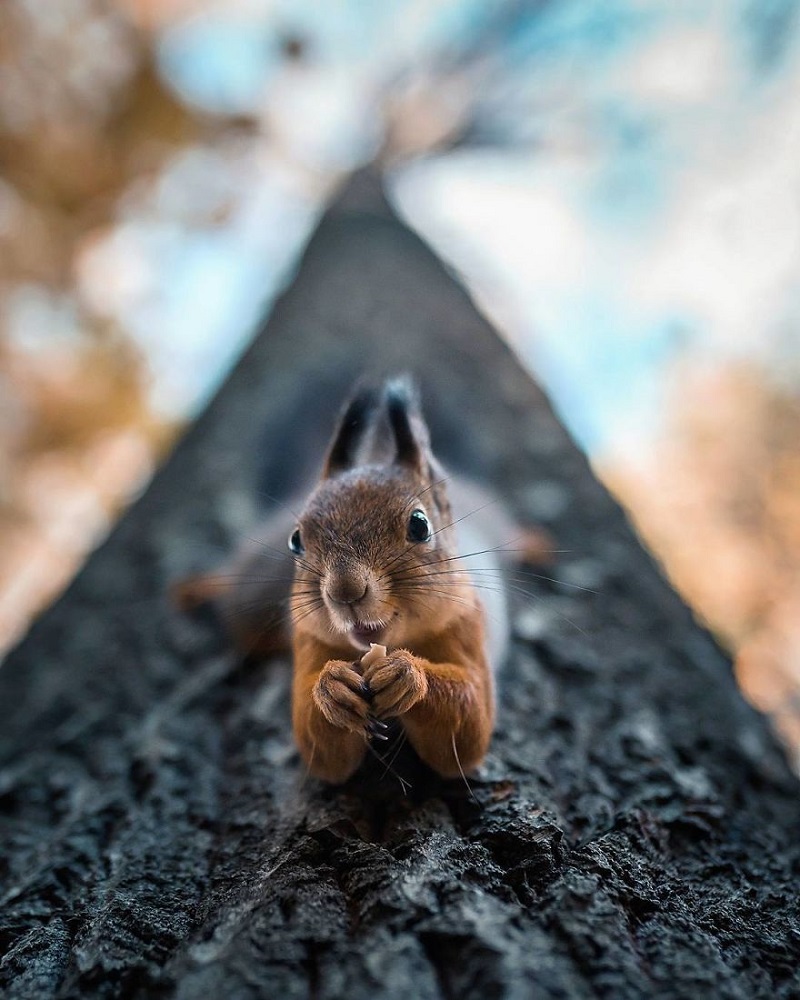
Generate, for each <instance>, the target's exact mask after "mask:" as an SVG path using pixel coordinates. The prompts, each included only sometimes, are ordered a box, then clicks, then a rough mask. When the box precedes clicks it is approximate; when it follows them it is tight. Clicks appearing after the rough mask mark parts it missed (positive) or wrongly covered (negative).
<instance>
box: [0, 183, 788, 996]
mask: <svg viewBox="0 0 800 1000" xmlns="http://www.w3.org/2000/svg"><path fill="white" fill-rule="evenodd" d="M365 366H368V367H369V366H371V367H378V368H382V369H388V370H397V369H398V368H401V369H410V370H413V371H417V372H419V373H420V374H421V376H422V378H423V382H424V390H425V392H424V394H425V397H426V399H427V401H428V406H429V409H430V410H432V411H433V413H434V419H433V423H434V433H435V434H436V433H437V428H438V434H439V435H440V438H441V440H442V441H443V442H444V441H445V440H449V441H450V444H451V445H452V444H453V442H454V441H456V437H455V435H453V433H452V432H453V428H454V427H457V428H460V429H461V438H460V440H461V445H462V448H461V451H462V453H461V454H460V455H459V454H455V455H454V454H451V457H454V458H456V459H459V460H461V462H462V464H463V463H466V464H470V465H472V467H473V468H477V469H480V471H481V473H482V474H483V475H485V476H486V477H487V478H488V479H490V480H492V481H494V482H495V483H496V484H498V486H499V487H500V489H501V491H502V492H503V494H504V495H505V496H506V497H507V498H508V500H509V502H510V504H511V505H512V506H513V507H514V508H515V509H516V511H517V513H518V515H519V516H520V517H521V518H523V519H525V520H532V521H536V522H539V523H540V524H543V525H545V526H546V527H547V528H548V529H549V531H551V532H552V534H553V535H554V536H555V538H556V539H557V541H558V546H557V547H558V548H559V549H562V550H566V551H565V552H564V553H563V554H562V556H561V557H560V563H559V564H558V565H557V566H556V567H554V570H553V574H552V575H553V576H554V578H557V579H558V580H559V581H562V582H559V583H553V582H549V581H547V580H544V579H542V580H536V581H534V583H533V584H532V585H531V586H530V587H528V588H527V589H529V590H530V594H529V595H528V596H523V595H517V598H518V599H517V608H516V626H517V633H518V637H517V639H516V641H515V644H514V647H513V653H512V656H511V659H510V662H509V664H508V666H507V668H506V670H505V673H504V674H503V677H502V683H501V697H500V711H499V726H498V730H497V734H496V737H495V739H494V743H493V747H492V751H491V755H490V758H489V760H488V762H487V764H486V765H485V767H484V768H483V769H482V770H481V771H480V773H479V774H478V775H477V776H476V777H475V778H473V779H472V781H471V788H472V792H471V793H470V792H468V790H467V789H466V788H465V787H464V785H463V783H460V782H448V783H441V782H438V781H436V780H433V779H432V778H431V777H430V776H426V775H424V774H421V773H418V770H417V771H414V774H413V782H414V788H413V790H412V793H411V795H410V797H408V798H403V797H402V796H401V794H400V789H399V785H398V783H397V782H396V780H395V779H394V778H393V777H392V776H391V775H386V776H385V777H384V778H383V779H382V778H381V775H380V773H379V772H380V769H379V768H373V769H372V773H371V774H369V775H367V776H365V777H361V778H358V779H356V780H355V781H354V782H352V783H351V784H350V785H349V786H348V787H347V788H345V789H343V790H332V789H326V788H324V787H322V786H320V785H318V784H316V783H315V782H312V781H309V780H306V779H305V777H304V774H303V770H302V767H301V765H300V763H299V760H298V757H297V754H296V752H295V751H294V749H293V747H292V742H291V737H290V727H289V669H290V668H289V664H288V662H285V661H277V662H271V663H266V664H265V663H261V664H253V663H250V664H248V663H240V662H237V660H236V658H235V657H234V656H232V655H231V654H230V653H229V652H228V651H227V650H226V648H225V645H224V643H223V641H222V639H221V637H220V635H219V632H218V630H217V628H216V627H215V625H214V623H213V622H210V621H188V620H185V619H182V618H180V617H179V616H177V615H176V614H175V613H173V612H172V611H171V609H170V607H169V605H168V602H167V600H166V599H165V587H166V585H167V582H168V581H169V580H171V579H174V578H175V577H176V576H179V575H181V574H182V573H185V572H186V571H187V570H190V569H193V568H197V567H199V566H207V565H209V564H212V563H213V562H214V561H215V560H217V559H218V558H219V556H220V555H221V554H222V553H224V552H225V551H227V549H228V548H229V547H230V546H231V545H232V544H233V542H234V539H235V538H236V537H237V536H238V535H239V534H241V533H242V532H246V531H247V530H248V528H249V527H250V526H251V524H252V522H253V519H254V517H255V510H254V498H255V497H256V496H257V494H256V491H255V488H254V483H255V482H256V480H257V479H258V478H259V477H262V478H263V476H266V478H267V479H268V480H269V482H270V483H275V484H277V485H276V488H280V489H285V487H286V485H287V483H288V482H289V480H294V479H299V478H302V475H303V474H305V473H306V472H307V471H308V468H309V467H310V466H311V465H313V464H314V462H315V461H316V459H317V458H318V455H319V446H320V444H321V438H320V434H322V435H324V434H326V433H327V431H328V429H329V427H330V416H331V413H332V411H333V410H334V409H335V407H336V406H337V404H338V402H339V400H340V398H341V396H342V395H343V393H344V392H345V391H346V388H347V387H348V385H349V384H350V382H351V381H352V378H353V377H354V375H355V374H357V373H358V372H359V371H360V370H361V369H362V368H363V367H365ZM310 399H313V401H314V402H313V403H309V402H308V400H310ZM303 400H305V402H302V401H303ZM304 409H305V410H306V411H307V413H313V414H314V420H313V421H312V423H313V424H314V426H313V427H309V426H307V425H308V421H305V420H304V418H303V415H302V413H303V410H304ZM454 415H457V418H456V419H455V421H454ZM448 421H449V425H448ZM320 428H321V430H320ZM445 450H448V449H445ZM449 450H450V451H451V452H452V448H450V449H449ZM265 456H266V472H264V468H263V464H264V461H265ZM445 457H447V456H445ZM569 584H576V585H578V586H579V587H586V588H588V590H581V589H575V588H573V587H571V586H569ZM0 706H2V714H3V723H2V753H1V756H0V802H1V803H2V827H1V829H2V858H1V859H0V874H1V875H2V890H1V891H2V911H1V913H0V954H2V960H1V961H0V986H2V989H3V990H4V991H5V992H4V994H3V995H4V996H5V997H7V998H15V1000H21V998H36V1000H44V998H48V997H78V996H80V997H146V996H165V997H167V996H168V997H172V996H175V997H181V998H217V997H219V998H226V1000H233V998H237V1000H238V998H242V1000H244V998H250V997H281V998H282V1000H290V998H294V997H304V998H305V997H315V998H316V997H319V998H322V997H330V998H334V997H343V996H347V997H348V998H349V1000H358V998H361V997H363V998H369V1000H376V998H380V997H392V998H396V997H419V998H456V997H458V998H470V997H476V998H477V997H480V998H485V997H528V996H536V997H589V996H608V997H614V998H624V997H651V996H663V997H712V996H713V997H724V998H728V997H729V998H739V997H753V996H763V997H771V998H773V997H779V998H788V997H796V996H800V985H799V984H798V972H797V966H798V956H800V916H799V915H798V899H797V897H798V888H800V847H799V846H798V841H799V838H798V830H800V822H799V821H800V795H798V791H800V789H799V788H798V783H797V781H796V780H795V778H794V777H793V776H792V775H791V774H790V772H789V770H788V768H787V765H786V763H785V760H784V758H783V756H782V754H781V751H780V749H779V748H778V746H777V745H776V743H775V741H774V739H773V737H772V735H771V734H770V732H769V730H768V727H767V725H766V724H765V721H764V719H763V718H761V717H760V716H759V715H758V714H757V713H755V712H754V711H753V710H752V709H751V708H749V707H748V706H747V705H746V704H745V703H744V701H743V700H742V698H741V696H740V695H739V693H738V691H737V689H736V686H735V684H734V680H733V677H732V674H731V667H730V663H729V661H728V659H727V658H726V657H725V656H724V655H723V654H722V653H721V652H720V650H719V649H718V648H717V647H716V646H715V644H714V643H713V642H712V641H711V639H710V638H709V637H708V635H707V634H706V633H705V632H704V631H703V630H702V629H701V628H700V627H698V625H697V624H696V623H695V622H694V621H693V620H692V617H691V615H690V613H689V612H688V611H687V610H686V608H685V607H684V606H683V605H682V603H681V602H680V600H679V599H678V598H677V597H676V596H675V594H674V593H673V592H672V591H671V590H670V588H669V586H668V585H667V584H666V583H665V582H664V580H663V579H662V577H661V575H660V574H659V571H658V570H657V568H656V567H655V566H654V564H653V562H652V561H651V559H650V558H649V557H648V556H647V555H646V554H645V553H644V552H643V550H642V548H641V547H640V545H639V543H638V542H637V540H636V538H635V536H634V534H633V532H632V531H631V529H630V527H629V525H628V524H627V523H626V520H625V518H624V517H623V515H622V514H621V512H620V511H619V509H618V508H617V507H616V505H615V504H614V503H613V502H612V501H611V500H610V499H609V497H608V495H607V494H606V493H605V491H604V490H603V489H602V488H601V487H600V486H599V485H598V483H597V482H596V480H595V479H594V477H593V476H592V474H591V472H590V470H589V468H588V466H587V464H586V462H585V460H584V459H583V458H582V457H581V455H580V454H579V453H578V452H577V451H576V449H575V447H574V446H573V444H572V443H571V442H570V441H569V439H568V437H567V435H566V434H565V432H564V431H563V429H562V428H561V427H560V426H559V424H558V423H557V421H556V420H555V418H554V417H553V415H552V413H551V411H550V409H549V407H548V405H547V403H546V402H545V400H544V398H543V397H542V395H541V393H540V392H539V391H538V390H537V389H536V387H535V386H534V385H533V384H532V383H531V381H530V380H529V378H528V376H527V375H526V374H525V373H524V372H523V371H522V370H521V369H520V367H519V365H518V364H517V363H516V361H515V359H514V357H513V356H512V354H511V352H509V351H508V350H507V349H506V348H505V347H504V346H503V345H502V343H501V342H500V341H499V340H498V339H497V337H496V336H495V334H494V333H493V332H492V330H491V329H490V328H489V327H488V325H487V323H486V322H485V321H484V320H483V319H482V318H481V317H480V316H479V315H478V314H477V312H476V311H475V309H474V307H473V306H472V304H471V303H470V301H469V299H468V297H467V295H466V294H465V293H464V291H463V290H462V289H461V288H460V287H459V285H458V284H457V283H456V282H454V281H453V279H452V278H451V277H450V276H449V275H448V274H447V273H446V271H445V269H444V268H443V267H442V265H441V264H440V263H439V262H438V261H437V260H436V259H435V258H434V257H433V256H432V254H431V253H430V251H429V250H428V249H427V248H426V247H425V246H424V245H423V244H422V243H421V242H420V241H419V240H418V239H417V238H416V237H414V236H413V235H412V234H411V233H409V231H408V230H407V229H405V228H404V227H403V226H402V225H401V224H400V223H399V222H398V221H397V220H396V219H395V218H394V217H392V215H391V213H390V212H388V210H387V209H386V207H385V205H384V204H383V202H382V201H381V198H380V195H379V193H378V192H377V190H376V188H375V185H374V182H372V181H370V180H369V178H363V177H362V178H360V179H359V180H357V181H355V182H353V183H352V184H351V185H350V187H349V188H348V190H347V191H346V192H345V194H344V196H343V197H342V198H341V199H340V201H339V203H338V204H337V205H336V206H334V208H333V209H332V210H331V212H330V213H329V214H328V216H327V217H326V219H325V220H324V221H323V223H322V225H321V227H320V229H319V231H318V232H317V234H316V236H315V237H314V239H313V241H312V243H311V245H310V248H309V250H308V252H307V254H306V257H305V260H304V262H303V264H302V267H301V269H300V272H299V275H298V277H297V279H296V280H295V282H294V284H293V286H292V287H291V289H290V290H289V291H288V293H287V294H286V295H285V296H284V298H283V299H282V300H281V302H280V303H279V305H278V306H277V308H276V309H275V310H274V313H273V316H272V318H271V319H270V321H269V323H268V324H267V326H266V328H265V329H264V331H263V332H262V333H261V334H260V336H259V337H258V338H257V339H256V340H255V342H254V344H253V346H252V348H251V349H250V350H249V352H248V354H247V356H246V357H245V358H244V360H243V361H242V363H241V364H240V365H239V367H238V368H237V370H236V371H235V372H234V374H233V375H232V377H231V378H230V379H229V381H228V383H227V384H226V385H225V387H224V388H223V390H222V391H221V393H220V394H219V396H218V398H217V399H216V400H215V401H214V403H213V404H212V405H211V406H210V408H209V409H208V411H207V412H206V413H205V414H204V416H203V417H202V419H201V420H200V421H199V422H198V424H197V425H196V426H195V427H194V428H193V429H192V430H191V432H190V433H189V434H188V435H187V437H186V438H185V440H184V441H183V442H182V443H181V445H180V446H179V447H178V448H177V450H176V452H175V453H174V455H173V456H172V458H171V459H170V461H169V462H168V463H167V464H166V466H165V468H164V469H163V470H162V471H161V472H160V474H159V475H158V476H157V477H156V479H155V481H154V482H153V484H152V485H151V487H150V488H149V489H148V491H147V492H146V494H145V495H144V496H143V497H142V498H141V499H140V501H139V502H138V503H136V504H135V506H134V507H133V509H132V510H131V511H130V512H129V513H128V514H127V516H126V517H125V518H124V519H123V521H122V523H121V524H120V525H119V526H118V527H117V528H116V530H115V531H114V533H113V535H112V536H111V538H110V539H109V540H108V542H107V543H106V544H105V545H104V546H103V547H102V548H101V549H100V550H99V551H98V552H96V553H95V554H94V556H93V557H92V558H91V559H90V561H89V563H88V565H87V566H86V568H85V569H84V570H83V572H82V573H81V574H80V576H79V577H78V579H77V580H76V581H75V583H74V584H73V586H72V587H71V588H70V590H69V591H68V593H67V594H66V595H65V596H64V597H63V598H62V599H61V600H60V601H59V602H58V603H57V604H56V606H55V607H53V608H52V609H51V610H50V611H48V612H47V614H45V615H44V616H43V617H42V618H41V620H40V621H39V622H38V623H37V624H36V625H35V627H34V628H33V630H32V632H31V634H30V636H29V637H28V638H27V639H26V640H25V642H24V643H23V644H22V645H21V646H20V648H18V649H17V650H16V651H15V652H14V653H13V654H12V655H11V656H10V658H9V659H8V661H7V662H6V663H5V664H4V666H3V668H2V670H0ZM398 766H400V764H399V763H398ZM402 766H403V767H404V768H405V767H407V766H410V765H408V764H407V762H404V763H403V764H402ZM412 770H413V768H412Z"/></svg>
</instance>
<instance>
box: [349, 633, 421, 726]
mask: <svg viewBox="0 0 800 1000" xmlns="http://www.w3.org/2000/svg"><path fill="white" fill-rule="evenodd" d="M364 681H365V682H366V684H367V687H368V688H369V694H370V696H371V699H372V700H371V702H370V710H371V711H372V714H373V715H375V716H377V718H379V719H382V718H387V717H390V716H394V715H403V713H404V712H407V711H408V710H409V709H410V708H413V706H414V705H416V703H417V702H418V701H420V699H422V698H424V697H425V695H426V694H427V693H428V678H427V677H426V676H425V671H424V670H421V669H420V668H419V667H418V666H417V665H416V663H414V660H413V659H412V657H411V655H410V654H409V653H407V652H406V651H405V650H404V649H398V650H395V651H394V652H391V653H389V654H388V656H381V657H378V658H377V659H375V660H374V661H373V662H372V663H370V665H369V666H368V667H366V668H365V670H364Z"/></svg>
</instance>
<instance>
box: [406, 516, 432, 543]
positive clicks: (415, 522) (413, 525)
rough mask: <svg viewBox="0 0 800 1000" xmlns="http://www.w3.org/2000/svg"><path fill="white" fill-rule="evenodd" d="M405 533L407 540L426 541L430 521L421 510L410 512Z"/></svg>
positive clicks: (429, 533) (428, 534)
mask: <svg viewBox="0 0 800 1000" xmlns="http://www.w3.org/2000/svg"><path fill="white" fill-rule="evenodd" d="M407 534H408V540H409V542H427V541H428V539H429V538H430V537H431V523H430V521H429V520H428V518H427V517H426V516H425V513H424V512H423V511H421V510H415V511H412V512H411V517H410V518H409V519H408V532H407Z"/></svg>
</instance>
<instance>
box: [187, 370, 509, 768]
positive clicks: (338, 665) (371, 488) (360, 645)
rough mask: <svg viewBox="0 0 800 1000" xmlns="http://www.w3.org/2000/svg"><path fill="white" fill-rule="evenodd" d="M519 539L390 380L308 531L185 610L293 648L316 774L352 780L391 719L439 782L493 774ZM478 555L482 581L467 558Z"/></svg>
mask: <svg viewBox="0 0 800 1000" xmlns="http://www.w3.org/2000/svg"><path fill="white" fill-rule="evenodd" d="M487 508H491V511H490V516H489V517H486V516H485V515H484V516H483V518H481V516H480V514H481V511H485V510H486V509H487ZM470 515H472V516H470ZM288 517H291V518H292V520H291V521H288V522H287V518H288ZM457 522H460V523H457ZM509 528H510V522H509V521H507V520H506V519H505V516H504V515H503V513H502V510H501V509H499V508H498V506H497V504H496V501H495V500H491V499H490V500H489V501H488V502H486V495H485V494H483V495H482V494H481V492H480V490H479V489H478V488H477V487H475V486H473V485H469V486H465V485H464V484H463V482H462V481H460V480H458V479H455V478H452V477H448V476H446V475H445V473H444V472H443V470H442V468H441V467H440V465H439V463H438V462H437V460H436V459H435V457H434V456H433V454H432V452H431V446H430V440H429V433H428V428H427V426H426V423H425V421H424V419H423V416H422V412H421V409H420V404H419V400H418V395H417V392H416V390H415V388H414V386H413V385H412V383H411V382H410V381H409V380H407V379H402V378H401V379H392V380H389V381H387V382H386V383H385V384H384V385H383V386H382V387H380V388H375V387H369V388H362V389H360V390H358V391H357V392H356V393H355V395H353V397H352V398H351V399H350V401H349V403H348V404H347V405H346V406H345V408H344V410H343V412H342V414H341V416H340V419H339V422H338V425H337V427H336V429H335V432H334V435H333V438H332V440H331V442H330V445H329V447H328V451H327V455H326V457H325V460H324V463H323V468H322V473H321V477H320V479H319V482H318V483H317V485H316V488H315V489H314V490H313V492H312V493H311V495H310V497H309V498H308V500H307V502H306V503H305V505H304V507H303V508H302V510H301V511H300V512H299V514H298V515H297V516H296V519H295V516H294V515H289V514H288V511H287V514H284V515H283V516H281V517H280V518H278V519H273V521H272V522H270V524H269V525H268V526H267V528H265V530H264V532H263V533H262V537H261V538H259V539H256V540H254V541H253V543H252V544H250V545H248V546H246V547H245V548H244V549H243V550H242V551H241V552H240V553H239V554H238V555H237V556H236V557H235V558H234V560H233V563H232V564H231V565H230V566H229V567H228V568H227V571H226V574H225V576H215V575H214V574H210V575H207V576H204V577H198V578H195V579H194V580H191V581H187V582H186V583H185V584H183V585H181V586H179V588H178V591H177V594H178V599H179V600H180V602H181V603H182V604H183V606H184V607H186V606H191V605H195V604H197V603H199V602H201V601H204V600H207V599H209V598H212V599H215V600H217V601H218V603H219V604H220V606H221V607H222V610H223V613H224V616H225V618H226V619H227V621H228V622H229V624H230V627H231V630H232V631H233V633H234V638H235V640H236V642H237V645H238V646H239V647H240V648H242V649H244V650H255V651H257V652H261V653H271V652H275V651H278V650H281V649H284V648H286V647H287V645H288V644H289V643H290V644H291V649H292V653H293V660H294V675H293V677H294V679H293V686H292V724H293V729H294V738H295V741H296V743H297V747H298V749H299V751H300V754H301V756H302V757H303V760H304V761H305V763H306V765H307V767H308V769H309V771H310V772H311V773H312V774H314V775H316V776H317V777H319V778H322V779H323V780H325V781H328V782H331V783H334V784H338V783H341V782H344V781H346V780H347V779H348V778H349V777H350V776H351V775H353V774H354V773H355V771H356V770H357V769H358V768H359V766H360V764H361V763H362V761H363V759H364V757H365V755H366V753H367V749H368V746H369V744H370V741H371V740H373V739H381V737H382V734H383V731H384V730H385V729H386V727H387V723H388V721H389V720H393V719H394V720H397V722H398V723H399V724H400V725H401V726H402V728H403V730H404V731H405V734H406V736H407V738H408V741H409V742H410V743H411V745H412V746H413V748H414V750H415V751H416V753H417V755H418V756H419V757H420V758H421V759H422V760H423V761H424V762H425V763H426V764H427V765H428V766H429V767H430V768H432V769H433V770H434V771H436V772H437V773H438V774H439V775H441V776H443V777H448V778H449V777H457V776H459V775H463V774H464V773H465V772H468V771H470V770H472V769H473V768H475V767H476V766H477V765H478V764H480V762H481V761H482V760H483V758H484V756H485V754H486V751H487V748H488V746H489V741H490V739H491V735H492V729H493V726H494V720H495V696H494V679H493V668H495V667H496V666H497V665H498V661H499V660H500V659H502V657H503V655H504V651H505V646H506V643H507V638H508V617H507V613H506V607H505V596H504V593H503V589H502V586H501V583H500V579H499V577H498V575H497V574H498V571H499V563H498V551H499V549H500V548H502V545H503V544H504V543H507V542H508V541H509V539H510V537H511V533H513V532H511V533H509ZM487 529H488V530H487ZM281 531H285V532H286V534H284V535H283V538H284V542H283V545H284V546H285V545H286V541H285V539H286V538H287V536H288V549H289V552H288V555H289V556H290V558H291V560H292V561H293V562H294V576H293V582H292V584H291V589H290V592H289V594H288V602H289V609H290V614H289V615H288V616H287V615H285V614H284V613H282V611H281V608H282V607H283V609H284V610H285V606H286V600H287V589H288V584H287V575H286V574H285V569H284V566H283V563H282V561H281V559H280V558H279V555H278V550H277V548H276V547H275V545H273V544H271V541H274V539H275V537H276V533H277V532H281ZM457 534H458V535H460V536H462V545H461V546H460V547H459V545H458V541H457ZM473 550H476V551H475V552H474V554H475V555H477V556H480V562H481V566H480V568H479V569H478V570H476V571H475V572H474V574H473V576H471V574H470V571H469V569H468V568H467V566H468V561H465V559H466V556H464V558H462V557H461V555H460V554H463V553H465V552H466V553H472V551H473ZM283 551H284V552H285V551H286V550H285V549H284V550H283ZM487 563H488V565H487ZM487 574H488V575H487ZM230 581H233V583H232V585H231V583H230ZM487 581H489V582H488V584H487ZM476 582H477V583H478V586H477V587H476ZM481 582H482V583H483V584H485V586H480V583H481ZM287 618H288V619H289V622H290V628H289V629H288V630H287V628H286V624H287V621H286V619H287ZM375 647H378V648H377V649H376V648H375ZM381 647H385V650H384V649H382V648H381ZM370 650H371V652H370V653H369V655H367V656H365V655H364V654H365V653H367V652H368V651H370ZM384 652H385V655H382V654H383V653H384ZM362 657H363V662H362Z"/></svg>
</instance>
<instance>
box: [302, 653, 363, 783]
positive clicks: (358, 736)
mask: <svg viewBox="0 0 800 1000" xmlns="http://www.w3.org/2000/svg"><path fill="white" fill-rule="evenodd" d="M294 645H295V650H294V660H295V663H294V682H293V685H292V727H293V729H294V738H295V742H296V743H297V748H298V749H299V751H300V755H301V756H302V758H303V760H304V761H305V762H306V764H307V765H308V769H309V771H310V772H311V773H312V774H313V775H315V776H316V777H317V778H322V779H323V780H324V781H329V782H331V783H332V784H336V785H338V784H341V782H343V781H346V780H347V779H348V778H349V777H350V776H351V775H352V774H353V773H354V772H355V771H356V770H357V769H358V767H359V765H360V764H361V762H362V760H363V759H364V755H365V754H366V752H367V746H368V742H369V733H368V729H367V726H368V725H369V722H370V720H369V714H370V706H369V703H368V702H367V697H366V688H365V686H364V680H363V677H362V676H361V673H360V672H359V670H358V669H357V666H358V665H357V664H355V663H352V662H348V661H346V660H338V659H333V658H331V655H330V654H331V653H332V650H330V649H327V648H326V647H325V646H323V645H322V644H321V643H319V642H317V641H316V640H314V639H311V638H310V637H307V636H300V637H295V644H294Z"/></svg>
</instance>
